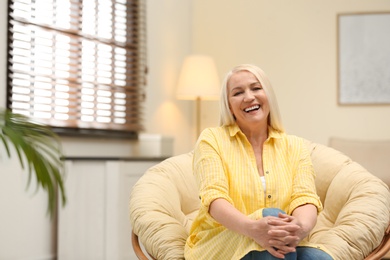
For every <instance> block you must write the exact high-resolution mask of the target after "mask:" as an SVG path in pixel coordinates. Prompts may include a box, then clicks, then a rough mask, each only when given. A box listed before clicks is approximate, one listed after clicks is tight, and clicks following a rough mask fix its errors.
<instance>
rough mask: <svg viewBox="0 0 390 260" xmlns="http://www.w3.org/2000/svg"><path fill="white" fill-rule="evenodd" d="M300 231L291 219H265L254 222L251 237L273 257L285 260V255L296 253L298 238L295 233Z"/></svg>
mask: <svg viewBox="0 0 390 260" xmlns="http://www.w3.org/2000/svg"><path fill="white" fill-rule="evenodd" d="M299 229H300V227H299V226H298V225H295V224H293V223H291V221H290V219H289V218H284V217H283V218H280V217H279V218H278V217H264V218H262V219H259V220H255V221H254V222H253V224H252V227H251V228H250V232H249V236H250V237H251V238H252V239H253V240H254V241H255V242H256V243H258V244H259V245H260V246H262V247H263V248H264V249H266V250H267V251H268V252H269V253H270V254H271V255H273V256H275V257H277V258H284V255H285V254H288V253H291V252H295V247H296V246H295V243H294V242H295V241H296V240H298V237H296V236H295V235H294V233H295V232H297V231H298V230H299Z"/></svg>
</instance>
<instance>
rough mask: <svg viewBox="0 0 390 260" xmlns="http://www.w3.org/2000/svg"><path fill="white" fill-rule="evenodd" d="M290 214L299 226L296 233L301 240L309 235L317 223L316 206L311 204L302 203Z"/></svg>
mask: <svg viewBox="0 0 390 260" xmlns="http://www.w3.org/2000/svg"><path fill="white" fill-rule="evenodd" d="M292 216H293V217H295V219H296V220H295V221H294V222H293V223H295V224H297V225H298V226H300V227H301V228H300V230H299V232H298V233H297V236H298V237H299V238H300V239H299V240H300V241H301V240H302V239H304V238H305V237H307V236H308V235H309V233H310V231H311V230H312V229H313V228H314V226H315V225H316V223H317V207H316V206H314V205H313V204H305V205H302V206H300V207H297V208H296V209H294V211H293V213H292Z"/></svg>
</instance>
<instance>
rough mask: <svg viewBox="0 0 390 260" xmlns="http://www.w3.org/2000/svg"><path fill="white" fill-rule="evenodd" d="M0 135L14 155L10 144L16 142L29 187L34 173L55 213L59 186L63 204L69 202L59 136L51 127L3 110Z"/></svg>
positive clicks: (49, 209) (50, 209)
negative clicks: (26, 173) (27, 175)
mask: <svg viewBox="0 0 390 260" xmlns="http://www.w3.org/2000/svg"><path fill="white" fill-rule="evenodd" d="M0 139H1V141H2V143H3V144H4V147H5V150H6V152H7V155H8V157H11V153H10V146H13V147H14V148H15V150H16V153H17V155H18V158H19V161H20V164H21V166H22V168H25V162H26V163H27V168H28V174H29V178H28V182H27V187H28V186H29V185H30V181H31V178H32V176H33V173H35V177H36V179H37V188H39V187H42V188H43V189H44V190H45V191H46V192H47V194H48V213H49V214H50V216H53V213H54V211H55V208H56V204H57V199H56V194H57V192H56V191H57V188H58V190H59V192H60V194H61V200H62V204H63V205H65V203H66V195H65V189H64V183H63V173H64V163H63V161H62V151H61V143H60V141H59V138H58V136H57V135H56V134H55V133H54V132H53V131H52V130H51V129H50V128H49V127H47V126H45V125H41V124H38V123H34V122H32V121H31V120H30V119H29V118H28V117H26V116H23V115H20V114H15V113H12V112H11V111H9V110H0Z"/></svg>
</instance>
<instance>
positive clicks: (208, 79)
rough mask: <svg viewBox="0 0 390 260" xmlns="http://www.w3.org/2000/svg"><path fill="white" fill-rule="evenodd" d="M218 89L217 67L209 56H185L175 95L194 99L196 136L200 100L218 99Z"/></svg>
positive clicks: (197, 134) (180, 97)
mask: <svg viewBox="0 0 390 260" xmlns="http://www.w3.org/2000/svg"><path fill="white" fill-rule="evenodd" d="M219 89H220V86H219V79H218V73H217V68H216V66H215V63H214V60H213V59H212V58H211V57H210V56H206V55H190V56H187V57H186V58H185V60H184V62H183V66H182V68H181V72H180V76H179V81H178V86H177V92H176V96H177V98H178V99H184V100H195V101H196V137H198V136H199V134H200V117H201V111H200V110H201V100H216V99H218V98H219Z"/></svg>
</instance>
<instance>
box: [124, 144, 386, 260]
mask: <svg viewBox="0 0 390 260" xmlns="http://www.w3.org/2000/svg"><path fill="white" fill-rule="evenodd" d="M307 145H308V147H309V149H310V151H311V156H312V160H313V164H314V168H315V171H316V174H317V178H316V187H317V192H318V194H319V196H320V198H321V201H322V202H323V204H324V210H323V211H322V212H321V214H320V215H319V217H318V221H317V225H316V227H315V228H314V229H313V232H312V233H311V235H310V237H309V240H310V242H314V243H321V244H324V245H325V246H326V248H327V249H328V250H330V252H331V253H332V254H333V256H334V257H335V259H343V260H345V259H354V260H356V259H363V258H364V257H365V256H366V255H368V254H369V253H370V252H371V251H372V250H373V249H374V248H375V247H377V246H378V245H379V243H380V241H381V239H382V237H383V234H384V231H385V229H386V227H387V225H388V223H389V219H390V193H389V190H388V187H387V186H386V185H385V184H384V183H383V182H382V181H381V180H379V179H378V178H376V177H374V176H373V175H371V174H370V173H369V172H367V170H365V169H364V168H363V167H361V166H360V165H358V164H357V163H355V162H353V161H351V160H350V159H349V158H348V157H346V156H345V155H343V154H342V153H340V152H338V151H336V150H334V149H332V148H329V147H326V146H323V145H319V144H314V143H310V142H307ZM198 208H199V199H198V193H197V188H196V183H195V180H194V177H193V175H192V153H188V154H183V155H179V156H175V157H172V158H169V159H167V160H166V161H164V162H162V163H160V164H158V165H157V166H155V167H152V168H151V169H149V170H148V171H147V172H146V173H145V174H144V175H143V176H142V177H141V178H140V180H139V181H138V182H137V183H136V185H135V186H134V188H133V190H132V193H131V196H130V221H131V225H132V226H133V228H134V232H135V233H136V234H137V235H138V236H139V238H140V240H141V242H142V243H143V245H144V246H145V248H146V250H147V251H148V252H149V253H150V254H151V255H152V256H154V257H155V258H157V259H183V249H184V244H185V240H186V239H187V236H188V232H189V228H190V226H191V223H192V221H193V219H194V217H195V216H196V213H197V209H198Z"/></svg>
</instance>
